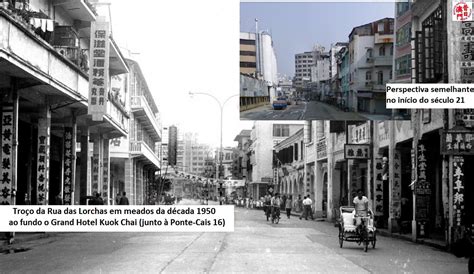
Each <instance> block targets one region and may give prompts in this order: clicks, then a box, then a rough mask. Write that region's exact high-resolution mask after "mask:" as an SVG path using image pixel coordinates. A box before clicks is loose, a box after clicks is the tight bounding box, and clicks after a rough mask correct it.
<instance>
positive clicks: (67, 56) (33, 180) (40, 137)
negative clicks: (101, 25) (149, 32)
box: [0, 0, 128, 205]
mask: <svg viewBox="0 0 474 274" xmlns="http://www.w3.org/2000/svg"><path fill="white" fill-rule="evenodd" d="M98 21H103V17H100V16H98V14H97V12H96V11H95V9H94V7H93V6H92V5H91V4H90V3H89V2H88V1H86V0H76V1H72V0H46V1H45V0H42V1H39V0H30V1H14V2H11V1H10V2H8V3H6V2H3V3H2V5H1V6H0V32H1V33H2V35H1V37H0V40H1V42H0V79H1V80H0V93H1V98H2V103H3V104H2V107H1V109H2V123H1V125H0V129H1V131H2V135H3V138H2V141H1V142H2V147H4V148H5V150H2V152H1V157H2V162H3V163H5V164H4V165H2V167H1V173H2V174H4V175H5V176H6V177H5V181H4V183H3V184H2V188H3V189H4V193H5V195H3V196H2V198H1V201H0V203H1V204H27V203H31V204H38V205H46V204H53V203H54V201H55V197H56V196H58V197H61V198H62V200H63V201H64V203H65V204H79V203H81V204H84V203H86V202H87V201H86V200H87V199H86V197H87V196H89V195H91V194H93V193H94V192H99V193H101V195H102V196H103V198H104V200H105V201H109V199H110V187H109V169H108V163H109V154H108V150H109V145H108V144H109V142H108V140H110V139H113V138H115V137H119V136H125V135H126V134H127V133H128V113H127V111H126V110H125V108H124V107H123V105H121V104H120V102H116V101H114V100H113V91H112V90H111V88H110V85H108V84H107V83H110V81H111V78H113V77H117V76H120V75H122V74H124V73H127V72H128V66H127V64H126V63H125V61H124V59H123V57H122V54H121V52H120V50H119V49H118V47H117V46H116V44H115V42H114V40H113V38H112V36H110V35H109V36H107V35H105V36H104V37H102V38H103V40H104V43H106V44H109V45H110V47H109V48H110V50H109V52H108V53H109V58H108V59H107V58H106V55H104V56H102V59H101V60H102V61H103V62H104V63H108V67H105V66H104V70H103V72H106V74H105V75H108V77H107V76H104V77H103V81H104V82H106V84H105V85H104V87H105V88H104V90H103V91H102V92H103V95H102V98H103V101H102V102H103V104H104V105H105V106H106V108H105V109H104V113H103V118H102V120H101V121H93V120H92V116H91V115H90V114H88V107H89V104H88V97H89V77H90V76H89V68H90V67H91V64H90V63H91V62H90V60H97V59H93V58H89V57H91V56H90V54H89V53H90V39H91V26H93V25H95V24H96V22H98ZM107 32H108V31H107V29H105V33H107ZM109 33H110V32H109ZM92 57H94V56H92ZM107 61H108V62H107ZM76 143H80V144H81V145H80V149H79V148H78V149H76ZM91 158H92V159H93V160H92V161H91ZM25 159H27V160H25ZM18 170H21V172H18ZM15 192H16V195H12V194H15Z"/></svg>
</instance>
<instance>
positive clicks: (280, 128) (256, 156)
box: [247, 121, 303, 199]
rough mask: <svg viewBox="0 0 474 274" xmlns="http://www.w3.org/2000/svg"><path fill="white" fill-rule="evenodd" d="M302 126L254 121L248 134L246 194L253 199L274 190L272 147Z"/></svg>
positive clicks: (298, 123)
mask: <svg viewBox="0 0 474 274" xmlns="http://www.w3.org/2000/svg"><path fill="white" fill-rule="evenodd" d="M302 127H303V124H302V123H301V122H295V123H292V124H285V123H279V122H273V121H272V122H270V121H256V122H255V124H254V126H253V128H252V132H251V134H250V140H251V142H250V147H249V159H250V161H249V164H248V167H249V177H250V178H249V182H248V190H247V192H248V194H249V195H250V197H252V198H254V199H259V198H260V197H262V196H264V195H265V194H266V193H267V191H272V192H273V191H274V190H275V183H276V178H277V173H276V172H277V170H276V169H274V168H273V161H274V157H273V147H274V145H276V144H277V143H279V142H280V141H282V140H284V139H286V138H287V137H289V136H290V135H293V134H294V133H295V132H296V131H298V130H299V129H301V128H302Z"/></svg>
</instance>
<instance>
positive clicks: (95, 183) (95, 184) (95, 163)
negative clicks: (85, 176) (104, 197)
mask: <svg viewBox="0 0 474 274" xmlns="http://www.w3.org/2000/svg"><path fill="white" fill-rule="evenodd" d="M98 192H99V154H94V155H93V156H92V194H94V193H98Z"/></svg>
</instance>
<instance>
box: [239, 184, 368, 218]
mask: <svg viewBox="0 0 474 274" xmlns="http://www.w3.org/2000/svg"><path fill="white" fill-rule="evenodd" d="M368 203H369V201H368V199H367V197H365V196H363V192H362V191H361V190H359V191H358V193H357V196H356V197H354V201H353V205H354V207H355V209H356V211H357V213H358V214H357V215H358V216H362V217H365V216H366V214H364V212H367V210H368ZM242 206H245V207H247V208H257V209H259V208H260V209H263V211H264V213H265V216H266V218H267V221H268V220H270V218H271V216H272V215H273V214H274V213H276V214H277V215H278V216H279V215H280V211H281V210H283V211H284V212H285V213H286V217H287V218H288V219H290V217H291V213H292V211H295V212H296V213H297V216H298V215H299V219H300V220H302V219H305V220H308V219H309V218H310V219H311V220H314V219H315V218H314V215H313V211H314V210H313V200H312V199H311V195H309V194H308V195H306V196H303V197H302V196H301V195H298V197H297V198H295V199H294V198H293V196H292V195H280V194H279V193H270V192H267V194H266V195H265V196H263V197H261V198H260V199H259V200H254V199H252V197H250V198H246V199H245V200H244V201H243V203H242Z"/></svg>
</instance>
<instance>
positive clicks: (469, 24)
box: [459, 21, 474, 84]
mask: <svg viewBox="0 0 474 274" xmlns="http://www.w3.org/2000/svg"><path fill="white" fill-rule="evenodd" d="M459 35H460V42H459V45H460V46H461V48H460V58H459V60H460V69H461V75H460V78H461V79H460V80H461V83H467V84H469V83H474V62H473V61H474V22H473V21H466V22H461V33H460V34H459Z"/></svg>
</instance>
